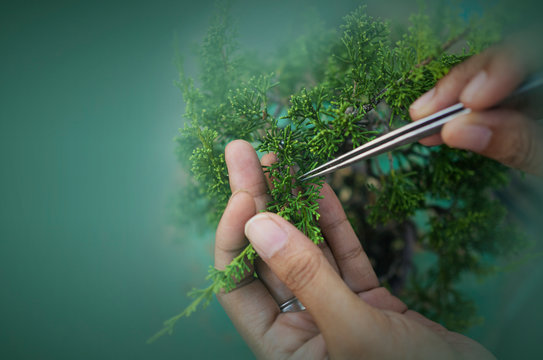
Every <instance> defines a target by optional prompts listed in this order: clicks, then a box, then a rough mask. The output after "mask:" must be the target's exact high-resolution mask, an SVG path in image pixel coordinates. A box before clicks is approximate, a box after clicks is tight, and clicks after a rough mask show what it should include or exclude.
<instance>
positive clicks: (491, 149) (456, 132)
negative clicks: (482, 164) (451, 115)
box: [441, 109, 543, 176]
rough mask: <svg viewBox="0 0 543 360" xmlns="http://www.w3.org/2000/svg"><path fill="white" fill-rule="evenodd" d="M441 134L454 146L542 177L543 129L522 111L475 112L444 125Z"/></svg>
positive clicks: (446, 141)
mask: <svg viewBox="0 0 543 360" xmlns="http://www.w3.org/2000/svg"><path fill="white" fill-rule="evenodd" d="M441 136H442V138H443V141H444V142H445V143H446V144H447V145H449V146H451V147H455V148H460V149H465V150H471V151H474V152H477V153H479V154H481V155H484V156H487V157H489V158H492V159H494V160H497V161H499V162H501V163H503V164H505V165H507V166H511V167H514V168H517V169H519V170H522V171H525V172H528V173H532V174H536V175H539V176H543V140H542V139H543V129H542V127H541V126H540V125H538V124H537V123H536V122H535V121H533V120H532V119H528V118H527V117H525V116H524V115H523V114H521V113H519V112H516V111H513V110H506V109H501V110H500V109H497V110H489V111H484V112H473V113H470V114H468V115H465V116H462V117H459V118H458V119H454V120H453V121H451V122H450V123H447V124H445V126H444V127H443V130H442V131H441Z"/></svg>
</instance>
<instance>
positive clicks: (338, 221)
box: [215, 141, 493, 359]
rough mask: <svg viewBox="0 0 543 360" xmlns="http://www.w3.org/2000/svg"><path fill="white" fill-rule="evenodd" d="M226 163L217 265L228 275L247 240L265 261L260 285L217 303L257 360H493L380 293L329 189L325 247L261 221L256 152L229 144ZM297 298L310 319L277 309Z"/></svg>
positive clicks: (262, 194) (262, 191)
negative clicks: (227, 192) (227, 190)
mask: <svg viewBox="0 0 543 360" xmlns="http://www.w3.org/2000/svg"><path fill="white" fill-rule="evenodd" d="M272 161H273V155H268V156H265V157H264V158H263V159H262V163H264V164H266V163H268V164H269V163H270V162H272ZM226 162H227V166H228V171H229V179H230V185H231V188H232V192H233V195H232V198H231V199H230V202H229V203H228V206H227V208H226V210H225V212H224V215H223V217H222V219H221V221H220V224H219V226H218V228H217V233H216V242H215V266H216V267H217V268H218V269H224V267H225V266H226V265H227V264H228V263H229V262H230V261H231V260H232V259H233V258H234V257H235V256H236V255H238V254H239V253H240V252H241V250H242V249H243V248H244V247H245V246H246V245H247V244H248V240H249V241H250V242H251V244H252V245H253V246H254V248H255V249H256V251H257V252H258V253H259V255H260V256H261V258H260V260H259V261H258V262H257V263H256V264H255V266H256V269H257V272H258V274H259V277H258V279H254V278H253V277H251V276H248V277H247V280H246V281H242V282H241V283H240V285H239V287H238V288H237V289H235V290H233V291H231V292H229V293H220V294H219V295H218V299H219V301H220V303H221V304H222V306H223V307H224V309H225V310H226V312H227V313H228V316H229V317H230V319H231V320H232V322H233V323H234V325H235V326H236V328H237V329H238V331H239V332H240V334H241V335H242V336H243V338H244V339H245V340H246V341H247V343H248V345H249V346H250V347H251V349H252V350H253V352H254V353H255V355H256V356H257V357H258V358H262V359H326V358H332V359H353V358H357V359H358V358H364V359H366V358H367V359H372V358H375V359H389V358H402V359H405V358H417V359H423V358H431V359H435V358H439V359H449V358H451V359H452V358H473V359H487V358H493V356H492V355H491V354H490V353H489V352H488V351H486V350H485V349H484V348H483V347H482V346H481V345H479V344H477V343H476V342H474V341H472V340H471V339H469V338H467V337H464V336H462V335H460V334H457V333H453V332H449V331H447V330H446V329H445V328H443V327H442V326H440V325H439V324H436V323H434V322H432V321H430V320H429V319H427V318H425V317H423V316H422V315H420V314H418V313H416V312H413V311H410V310H408V309H407V307H406V305H405V304H404V303H403V302H401V301H400V300H399V299H398V298H396V297H394V296H392V295H391V294H390V293H389V292H388V291H387V290H386V289H385V288H383V287H380V286H379V282H378V280H377V277H376V275H375V272H374V271H373V269H372V267H371V264H370V262H369V260H368V258H367V256H366V254H365V252H364V249H363V248H362V246H361V245H360V242H359V240H358V239H357V237H356V235H355V233H354V231H353V229H352V228H351V226H350V224H349V221H348V220H347V218H346V216H345V213H344V212H343V209H342V207H341V204H340V202H339V200H338V199H337V197H336V196H335V194H334V192H333V191H332V189H331V188H330V187H329V186H327V185H326V184H325V185H324V187H323V189H322V195H323V196H324V198H323V199H322V200H321V201H320V214H321V217H320V219H319V222H320V226H321V229H322V231H323V235H324V237H325V242H324V243H323V244H321V245H320V246H317V245H315V244H313V243H312V242H311V241H310V240H309V239H308V238H307V237H306V236H304V235H303V234H302V233H301V232H300V231H298V230H297V229H296V228H295V227H294V226H292V225H291V224H290V223H288V222H287V221H286V220H284V219H282V218H281V217H279V216H277V215H275V214H271V213H258V212H259V211H260V210H263V209H264V206H265V203H266V201H267V200H268V198H267V195H266V193H267V192H266V189H267V186H268V182H267V180H266V178H265V176H264V174H263V172H262V168H261V163H260V162H259V160H258V157H257V155H256V153H255V151H254V150H253V148H252V146H251V145H250V144H248V143H246V142H244V141H234V142H232V143H230V144H229V145H228V146H227V148H226ZM257 213H258V215H257ZM247 239H248V240H247ZM248 275H250V274H248ZM293 294H294V295H295V296H296V297H297V298H298V299H299V300H300V301H301V302H302V303H303V304H304V305H305V306H306V308H307V310H306V311H303V312H289V313H281V312H280V311H279V306H278V304H280V303H283V302H284V301H285V300H287V299H288V298H289V297H291V296H292V295H293Z"/></svg>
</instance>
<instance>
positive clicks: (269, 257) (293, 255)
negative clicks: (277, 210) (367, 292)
mask: <svg viewBox="0 0 543 360" xmlns="http://www.w3.org/2000/svg"><path fill="white" fill-rule="evenodd" d="M245 234H246V235H247V238H248V239H249V241H250V242H251V244H252V245H253V247H254V248H255V250H256V251H257V252H258V254H259V255H260V257H261V258H262V259H263V260H264V261H265V262H266V263H267V264H268V266H269V267H270V268H271V270H272V271H273V272H274V273H275V274H276V275H277V277H278V278H279V279H280V280H281V281H282V282H283V283H284V284H285V285H286V286H287V287H288V288H289V289H290V290H291V291H292V292H293V293H294V295H295V296H296V297H297V298H298V299H299V300H300V301H301V302H302V304H304V306H305V307H306V308H307V310H308V311H309V312H310V313H311V315H312V316H313V318H314V319H315V322H316V323H317V326H318V328H319V329H320V330H321V331H322V333H323V336H324V338H325V339H326V340H327V341H332V342H333V340H334V339H337V340H340V339H345V338H346V337H345V336H347V338H348V337H350V333H351V332H352V330H353V329H349V327H350V325H351V323H352V316H353V313H359V314H360V313H362V314H364V313H366V314H367V316H368V317H371V316H374V315H372V314H371V313H373V312H375V311H374V310H373V309H371V307H370V306H369V305H367V304H366V303H364V302H363V301H361V300H360V299H359V298H358V296H357V295H356V294H355V293H353V292H352V291H351V290H350V289H349V288H348V287H347V285H346V284H345V283H344V282H343V281H342V279H341V278H340V276H339V275H338V274H337V272H336V271H335V270H334V269H333V267H332V266H331V265H330V263H329V262H328V260H326V258H325V257H324V254H323V253H322V251H321V250H320V249H319V248H318V247H317V246H316V245H315V244H313V243H312V242H311V240H309V239H308V238H307V237H306V236H305V235H303V234H302V233H301V232H300V231H299V230H298V229H296V228H295V227H294V226H293V225H292V224H290V223H289V222H288V221H286V220H284V219H283V218H281V217H280V216H278V215H276V214H272V213H261V214H258V215H256V216H254V217H253V218H251V219H250V220H249V221H248V222H247V224H246V225H245ZM361 307H362V308H361ZM355 309H356V311H353V310H355ZM365 310H367V311H365ZM361 320H363V319H361ZM367 320H369V321H366V322H364V321H362V324H363V323H366V324H368V323H371V322H372V321H371V320H370V319H369V318H368V319H367ZM362 324H360V323H359V324H357V326H358V327H359V328H358V330H359V331H360V327H361V325H362Z"/></svg>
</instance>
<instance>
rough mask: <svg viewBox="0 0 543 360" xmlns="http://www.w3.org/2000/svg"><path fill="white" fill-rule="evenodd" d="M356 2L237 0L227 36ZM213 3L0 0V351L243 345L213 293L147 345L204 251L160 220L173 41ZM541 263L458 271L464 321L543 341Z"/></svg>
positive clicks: (503, 339) (159, 355) (177, 179)
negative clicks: (476, 316) (463, 274)
mask: <svg viewBox="0 0 543 360" xmlns="http://www.w3.org/2000/svg"><path fill="white" fill-rule="evenodd" d="M359 3H360V2H358V1H334V2H333V3H331V6H330V5H328V2H325V1H317V2H315V1H296V2H291V1H283V0H281V1H275V2H264V1H240V2H237V3H235V4H234V6H233V15H234V17H235V18H237V19H238V23H239V34H240V38H241V43H242V44H244V46H247V47H250V48H254V49H255V50H258V51H261V52H266V51H267V49H269V48H273V47H274V46H276V45H277V44H280V43H281V42H283V41H285V40H287V39H288V38H289V36H292V35H293V34H294V33H296V31H297V30H299V29H297V27H296V22H297V19H300V17H302V16H303V13H304V12H305V10H306V9H307V6H308V4H313V5H314V6H315V7H316V9H317V10H318V12H319V13H320V14H321V15H322V16H323V17H325V18H326V19H328V20H329V24H330V25H334V24H337V23H339V22H340V20H341V17H342V16H343V15H345V14H347V12H349V11H350V10H352V9H354V8H355V7H356V5H357V4H359ZM212 8H213V6H212V2H211V1H207V0H206V1H198V2H188V1H180V0H178V1H166V0H157V1H154V2H152V3H151V2H143V1H139V2H138V1H94V2H89V1H86V2H83V1H50V2H43V1H35V2H31V1H21V2H16V3H15V2H13V3H9V4H8V3H2V4H1V5H0V65H1V66H0V120H1V122H0V140H1V141H0V157H1V165H2V169H1V184H0V185H1V186H0V189H1V198H0V203H1V207H0V211H1V213H0V279H1V283H0V358H2V359H113V358H115V359H149V358H152V359H166V358H168V359H171V358H183V359H207V358H220V359H229V358H236V359H240V358H251V357H252V355H251V353H250V351H249V350H248V349H247V347H246V346H245V345H244V343H243V341H242V340H241V339H240V338H239V335H238V334H237V333H236V331H235V329H234V328H233V326H232V325H231V323H230V321H229V320H228V318H227V317H226V315H225V314H224V313H223V311H222V309H221V308H220V306H219V305H218V304H217V303H216V301H215V302H214V303H213V304H212V305H211V307H210V308H208V309H207V310H205V311H199V312H197V313H196V314H195V315H193V316H191V317H190V318H188V319H185V320H182V321H181V322H180V323H179V325H178V327H177V330H176V332H175V333H174V334H173V335H172V336H166V337H164V338H162V339H160V340H159V341H157V342H156V343H154V344H152V345H147V344H145V340H146V339H147V338H148V337H149V336H150V335H152V334H153V333H154V332H155V331H157V330H158V329H160V327H161V323H162V321H163V320H165V319H167V318H168V317H170V316H172V315H174V314H176V313H177V312H178V311H179V310H181V309H182V308H183V307H184V306H185V305H186V304H187V303H188V300H187V298H186V297H185V293H186V292H187V291H188V290H189V289H190V288H191V287H193V286H201V285H203V284H204V283H203V277H204V276H205V273H206V269H207V266H208V264H210V263H211V262H212V240H213V233H212V232H210V233H209V234H204V235H198V236H197V235H194V236H190V237H187V236H185V237H184V238H182V239H180V238H179V232H178V231H177V230H176V229H175V226H173V224H172V223H171V220H170V219H171V218H172V216H171V212H172V203H173V201H174V197H175V194H176V192H177V189H178V187H179V184H180V183H181V181H182V176H181V174H180V170H179V167H178V165H177V163H176V159H175V155H174V148H175V144H174V142H173V137H174V136H175V135H176V133H177V129H178V128H179V127H181V126H182V121H183V119H182V114H183V102H182V99H181V96H180V92H179V91H178V89H176V87H175V86H174V85H173V82H174V80H175V79H176V77H177V74H176V69H175V66H174V61H173V60H174V48H175V47H178V48H179V49H180V51H181V52H182V53H185V54H190V52H191V48H192V47H193V44H195V43H197V42H198V41H199V40H201V38H202V36H203V35H204V32H205V30H206V28H207V25H208V21H209V16H210V14H211V12H212ZM368 10H369V11H370V12H371V13H372V14H374V15H380V16H383V17H393V18H394V17H403V16H404V15H405V14H408V13H411V12H412V11H413V10H414V8H413V7H412V3H411V2H405V1H404V2H396V1H395V2H392V3H391V2H378V1H370V2H369V7H368ZM187 66H188V67H189V69H192V71H194V69H195V68H196V67H195V65H194V61H193V59H191V58H188V62H187ZM536 219H537V218H536ZM534 222H535V221H534ZM534 231H536V230H534ZM536 234H537V233H536ZM537 236H538V235H534V238H537ZM539 248H541V244H539ZM533 251H534V252H535V251H536V250H533ZM540 263H541V261H529V262H526V263H524V264H523V265H521V266H518V267H516V268H515V269H514V271H510V272H507V273H504V274H498V275H496V276H492V277H490V278H489V279H488V280H487V281H485V282H483V283H479V282H477V281H475V280H473V279H467V280H466V285H465V286H466V288H467V289H468V290H469V291H470V292H472V293H473V294H474V296H476V297H477V299H478V303H479V305H480V308H481V313H482V315H484V316H485V317H486V323H485V324H482V325H481V326H479V327H476V328H474V329H472V331H471V334H472V335H473V336H475V337H476V338H477V339H479V340H480V341H482V342H483V343H484V344H485V345H486V346H488V347H489V348H490V349H491V350H493V351H494V352H496V353H497V354H498V355H502V356H503V357H518V355H519V351H521V352H522V351H526V352H527V353H531V351H535V349H537V346H538V345H539V342H540V341H541V340H542V336H541V334H542V333H543V316H542V312H541V311H540V310H539V307H538V302H539V299H541V295H542V293H543V290H542V289H543V266H541V265H540ZM526 326H527V330H526V329H525V328H524V327H526ZM527 353H526V354H527ZM532 354H535V353H532Z"/></svg>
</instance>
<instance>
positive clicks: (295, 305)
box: [279, 297, 305, 313]
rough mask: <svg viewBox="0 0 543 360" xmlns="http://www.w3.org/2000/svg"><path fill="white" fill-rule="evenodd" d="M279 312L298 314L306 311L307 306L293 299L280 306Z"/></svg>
mask: <svg viewBox="0 0 543 360" xmlns="http://www.w3.org/2000/svg"><path fill="white" fill-rule="evenodd" d="M279 310H281V312H284V313H285V312H298V311H304V310H305V306H304V305H303V304H302V303H301V302H300V300H298V299H297V298H296V297H293V298H292V299H288V300H287V301H285V302H284V303H282V304H281V305H279Z"/></svg>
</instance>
